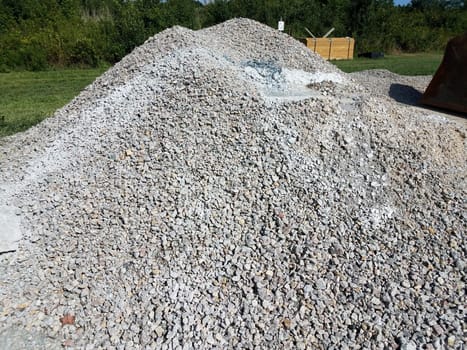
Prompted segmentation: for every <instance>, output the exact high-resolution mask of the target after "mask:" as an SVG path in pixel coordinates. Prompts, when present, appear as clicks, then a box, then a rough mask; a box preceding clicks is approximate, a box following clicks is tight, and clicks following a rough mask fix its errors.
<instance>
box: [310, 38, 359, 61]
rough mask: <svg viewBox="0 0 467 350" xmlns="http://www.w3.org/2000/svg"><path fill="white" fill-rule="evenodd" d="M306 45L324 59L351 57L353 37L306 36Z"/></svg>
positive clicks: (348, 58) (353, 44) (353, 43)
mask: <svg viewBox="0 0 467 350" xmlns="http://www.w3.org/2000/svg"><path fill="white" fill-rule="evenodd" d="M304 41H305V44H306V46H307V47H308V48H309V49H310V50H311V51H313V52H315V53H317V54H319V55H320V56H322V57H323V58H324V59H326V60H350V59H353V52H354V47H355V40H354V39H353V38H306V39H305V40H304Z"/></svg>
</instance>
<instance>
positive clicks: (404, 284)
mask: <svg viewBox="0 0 467 350" xmlns="http://www.w3.org/2000/svg"><path fill="white" fill-rule="evenodd" d="M401 285H402V287H404V288H410V281H409V280H403V281H402V283H401Z"/></svg>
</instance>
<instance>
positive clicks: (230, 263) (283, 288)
mask: <svg viewBox="0 0 467 350" xmlns="http://www.w3.org/2000/svg"><path fill="white" fill-rule="evenodd" d="M377 74H380V75H385V76H388V73H385V72H379V73H375V72H367V73H359V74H353V75H348V74H345V73H343V72H341V71H339V70H338V69H337V68H335V67H334V66H332V65H330V64H329V63H327V62H325V61H324V60H322V59H321V58H319V57H318V56H316V55H315V54H313V53H312V52H310V51H309V50H308V49H307V48H306V47H305V46H303V45H302V44H300V43H298V42H296V41H295V40H293V39H292V38H291V37H289V36H287V35H286V34H283V33H280V32H278V31H276V30H274V29H272V28H269V27H267V26H264V25H261V24H259V23H257V22H254V21H251V20H247V19H234V20H230V21H227V22H225V23H223V24H220V25H217V26H214V27H211V28H207V29H203V30H200V31H191V30H188V29H185V28H181V27H174V28H171V29H168V30H165V31H164V32H162V33H160V34H158V35H156V36H154V37H152V38H150V39H149V40H147V41H146V42H145V43H144V44H143V45H142V46H140V47H138V48H136V49H135V50H134V51H133V52H132V53H131V54H130V55H128V56H127V57H125V58H124V59H123V60H122V61H121V62H120V63H118V64H116V65H115V66H114V67H112V68H111V69H110V70H109V71H108V72H106V73H105V74H103V75H102V76H101V77H99V78H98V79H97V80H96V81H95V82H94V83H93V84H92V85H90V86H89V87H87V88H86V89H85V90H84V91H83V92H82V93H81V94H80V95H79V96H77V97H76V98H75V99H74V100H73V101H72V102H71V103H70V104H68V105H67V106H65V107H64V108H62V109H60V110H59V111H57V112H56V114H55V115H54V116H53V117H52V118H48V119H46V120H45V121H44V122H42V123H41V124H39V125H37V126H36V127H33V128H31V129H30V130H28V131H26V132H24V133H21V134H17V135H14V136H11V137H7V138H4V139H2V140H0V184H1V188H2V191H0V205H8V206H14V207H16V208H19V210H20V211H21V215H20V217H21V220H22V223H21V224H22V231H23V232H22V233H23V238H22V240H21V241H20V244H19V247H18V249H17V251H16V252H15V253H8V254H2V255H0V335H1V336H2V337H1V338H2V340H1V341H2V342H3V344H8V346H9V347H11V348H15V346H16V347H17V348H21V347H23V348H24V347H31V348H34V347H35V346H36V345H37V344H46V345H44V346H47V347H48V348H53V347H64V348H86V349H93V348H96V349H98V348H115V349H124V348H131V349H169V348H170V349H172V348H183V349H197V348H214V347H216V348H277V349H289V348H290V349H292V348H293V349H296V348H298V349H308V348H309V349H316V348H329V349H332V348H335V349H337V348H349V349H354V348H375V349H380V348H396V347H401V348H423V347H425V348H434V349H443V348H446V347H448V346H450V347H453V348H462V347H464V346H465V342H466V338H465V328H466V327H465V316H466V310H465V305H467V300H466V296H465V291H466V285H465V283H466V270H465V266H466V256H465V255H466V252H467V247H466V239H465V233H466V226H467V225H466V223H467V210H466V209H467V208H466V198H467V195H466V194H467V193H466V192H467V191H466V182H465V179H466V178H467V173H466V164H467V159H466V126H465V123H462V122H459V121H457V120H450V119H448V118H445V117H443V116H438V114H437V112H436V111H432V110H424V109H421V108H418V107H416V106H414V105H413V104H410V103H404V101H397V100H395V99H394V98H393V97H391V94H388V92H387V91H386V90H384V89H383V88H382V87H381V86H380V85H379V83H378V79H376V78H375V75H377ZM393 78H398V77H393ZM385 79H386V80H385V81H386V82H389V80H390V77H387V78H385ZM398 79H399V78H398ZM404 79H407V80H406V81H407V84H411V82H417V84H422V83H421V82H420V80H417V79H416V78H404ZM386 87H388V85H386ZM389 87H390V86H389ZM308 90H309V91H308ZM305 92H306V93H305ZM71 316H74V317H71ZM22 335H24V336H22ZM40 346H42V345H40Z"/></svg>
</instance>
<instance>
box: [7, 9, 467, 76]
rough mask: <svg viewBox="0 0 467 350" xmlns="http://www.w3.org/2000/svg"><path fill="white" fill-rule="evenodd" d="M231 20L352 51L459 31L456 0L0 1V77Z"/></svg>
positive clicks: (435, 44) (407, 44)
mask: <svg viewBox="0 0 467 350" xmlns="http://www.w3.org/2000/svg"><path fill="white" fill-rule="evenodd" d="M234 17H248V18H252V19H256V20H258V21H260V22H263V23H266V24H268V25H270V26H272V27H277V21H278V20H279V19H281V18H282V19H283V20H284V21H285V23H286V32H288V33H289V34H291V35H293V36H294V37H306V36H308V34H307V32H306V29H305V28H308V29H309V30H310V31H312V32H313V33H314V34H315V35H317V36H320V35H323V34H324V33H325V32H327V30H329V29H330V28H331V27H334V28H335V31H334V33H333V36H352V37H354V38H355V39H356V43H357V48H356V51H357V52H364V51H375V50H378V51H381V50H384V51H386V52H394V51H404V52H416V51H440V50H443V48H444V45H445V44H446V42H447V40H448V39H449V38H450V37H452V36H454V35H458V34H461V33H462V32H464V31H466V30H467V6H466V3H465V2H464V1H444V0H413V1H412V4H411V5H409V6H404V7H398V6H394V5H393V2H392V1H386V0H357V1H351V0H322V1H316V0H216V1H213V2H210V3H208V4H206V5H203V4H202V3H201V2H198V1H193V0H167V1H158V0H40V1H39V0H0V71H8V70H12V69H28V70H42V69H46V68H48V67H51V66H52V67H65V66H86V67H95V66H98V65H100V64H112V63H115V62H117V61H119V60H120V59H121V58H122V57H123V56H124V55H126V54H127V53H129V52H130V51H131V50H132V49H133V48H134V47H135V46H137V45H140V44H141V43H143V42H144V41H145V40H146V39H147V38H148V37H150V36H152V35H154V34H156V33H158V32H159V31H161V30H163V29H165V28H168V27H171V26H173V25H182V26H185V27H188V28H191V29H200V28H203V27H206V26H210V25H214V24H217V23H220V22H223V21H225V20H227V19H230V18H234Z"/></svg>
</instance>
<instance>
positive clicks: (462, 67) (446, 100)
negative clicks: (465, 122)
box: [420, 32, 467, 113]
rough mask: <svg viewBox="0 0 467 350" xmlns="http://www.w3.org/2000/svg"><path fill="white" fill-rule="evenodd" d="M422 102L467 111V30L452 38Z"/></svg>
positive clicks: (462, 111) (457, 110)
mask: <svg viewBox="0 0 467 350" xmlns="http://www.w3.org/2000/svg"><path fill="white" fill-rule="evenodd" d="M420 102H421V103H422V104H425V105H429V106H433V107H438V108H443V109H449V110H452V111H456V112H461V113H467V32H466V33H464V34H463V35H460V36H457V37H455V38H453V39H451V40H450V41H449V42H448V44H447V46H446V50H445V52H444V57H443V61H442V62H441V65H440V66H439V68H438V70H437V71H436V73H435V75H434V76H433V79H432V80H431V82H430V84H429V85H428V87H427V89H426V91H425V93H424V94H423V96H422V98H421V100H420Z"/></svg>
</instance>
